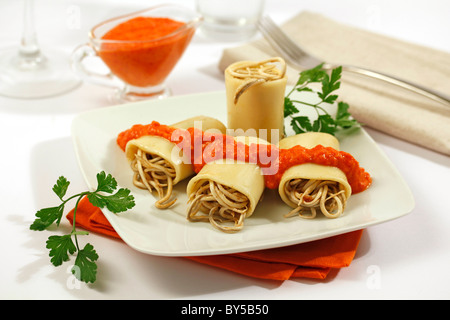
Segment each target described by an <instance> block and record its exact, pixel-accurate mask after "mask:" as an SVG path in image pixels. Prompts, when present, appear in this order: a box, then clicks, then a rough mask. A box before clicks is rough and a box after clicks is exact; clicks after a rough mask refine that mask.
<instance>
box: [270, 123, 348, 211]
mask: <svg viewBox="0 0 450 320" xmlns="http://www.w3.org/2000/svg"><path fill="white" fill-rule="evenodd" d="M296 145H300V146H302V147H305V148H308V149H310V148H313V147H315V146H317V145H322V146H324V147H331V148H333V149H335V150H339V141H338V140H337V139H336V138H335V137H334V136H332V135H330V134H327V133H319V132H309V133H302V134H298V135H295V136H290V137H287V138H284V139H282V140H281V141H280V143H279V147H280V148H283V149H288V148H291V147H293V146H296ZM278 192H279V194H280V197H281V199H282V200H283V201H284V202H285V203H286V204H287V205H289V206H290V207H291V208H292V210H291V211H290V212H289V213H287V214H286V215H285V216H286V217H290V216H293V215H296V214H298V215H299V216H300V217H302V218H306V219H313V218H315V217H316V215H317V212H322V214H324V215H325V216H326V217H327V218H337V217H340V216H341V215H342V214H343V212H344V210H345V207H346V203H347V200H348V198H349V197H350V195H351V193H352V189H351V186H350V184H349V183H348V181H347V177H346V176H345V174H344V173H343V172H342V171H341V170H340V169H338V168H336V167H331V166H323V165H318V164H313V163H305V164H301V165H296V166H293V167H291V168H289V169H288V170H286V171H285V172H284V173H283V176H282V178H281V181H280V184H279V187H278Z"/></svg>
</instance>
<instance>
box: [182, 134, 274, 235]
mask: <svg viewBox="0 0 450 320" xmlns="http://www.w3.org/2000/svg"><path fill="white" fill-rule="evenodd" d="M236 139H237V140H238V141H243V140H242V139H240V137H237V138H236ZM248 139H251V141H255V142H256V141H258V143H267V141H263V140H262V139H257V138H254V137H251V138H246V141H249V140H248ZM264 187H265V186H264V177H263V175H262V172H261V169H260V167H259V166H258V165H257V164H253V163H248V162H243V161H237V160H231V159H222V160H216V161H213V162H210V163H207V164H206V165H205V166H204V167H203V168H202V169H201V170H200V172H199V173H198V174H197V175H196V176H195V177H193V178H192V179H191V180H190V181H189V184H188V186H187V194H188V197H189V200H188V209H187V219H188V220H189V221H193V222H194V221H204V222H210V223H211V225H213V226H214V227H215V228H217V229H219V230H221V231H223V232H227V233H232V232H237V231H240V230H242V229H243V227H244V220H245V219H246V218H248V217H250V216H251V215H252V214H253V212H254V211H255V208H256V206H257V204H258V202H259V201H260V199H261V196H262V194H263V191H264Z"/></svg>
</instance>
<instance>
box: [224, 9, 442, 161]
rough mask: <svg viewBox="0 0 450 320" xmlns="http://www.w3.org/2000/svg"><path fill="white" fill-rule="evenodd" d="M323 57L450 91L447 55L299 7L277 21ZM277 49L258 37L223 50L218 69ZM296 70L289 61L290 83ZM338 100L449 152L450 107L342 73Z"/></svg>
mask: <svg viewBox="0 0 450 320" xmlns="http://www.w3.org/2000/svg"><path fill="white" fill-rule="evenodd" d="M281 27H282V29H283V30H284V31H285V32H286V33H287V34H288V35H289V36H290V37H292V39H293V40H294V41H295V42H297V43H298V44H300V45H301V46H302V47H303V48H304V49H305V50H307V51H308V52H310V53H311V54H313V55H315V56H317V57H319V58H320V59H321V60H323V61H326V62H330V63H337V64H349V65H356V66H361V67H366V68H369V69H372V70H377V71H380V72H384V73H387V74H391V75H393V76H397V77H400V78H403V79H408V80H409V81H411V82H414V83H417V84H420V85H423V86H426V87H429V88H433V89H434V90H437V91H441V92H443V93H446V94H448V95H450V54H449V53H447V52H442V51H439V50H435V49H432V48H427V47H423V46H419V45H416V44H411V43H407V42H405V41H400V40H397V39H393V38H390V37H387V36H383V35H380V34H375V33H372V32H369V31H364V30H361V29H358V28H355V27H351V26H348V25H344V24H341V23H338V22H336V21H333V20H331V19H329V18H327V17H324V16H322V15H320V14H317V13H312V12H302V13H300V14H298V15H297V16H295V17H294V18H292V19H291V20H289V21H288V22H286V23H285V24H284V25H282V26H281ZM273 56H279V54H278V53H277V52H276V51H275V50H274V49H273V48H272V47H271V46H270V45H269V44H268V43H267V42H266V41H265V40H264V39H260V40H257V41H254V42H251V43H248V44H246V45H243V46H239V47H234V48H229V49H226V50H224V52H223V55H222V57H221V60H220V62H219V68H220V69H221V70H222V71H224V70H225V68H226V67H227V66H228V65H229V64H231V63H233V62H235V61H240V60H253V61H259V60H264V59H267V58H268V57H273ZM298 72H299V70H295V69H293V68H292V67H290V66H288V71H287V75H288V78H289V83H290V84H293V83H294V82H295V81H297V79H298ZM337 93H338V94H339V100H342V101H345V102H347V103H349V105H350V112H351V113H352V115H353V116H354V117H355V118H356V119H357V120H358V121H360V122H361V123H364V124H365V125H367V126H369V127H371V128H374V129H376V130H380V131H382V132H385V133H387V134H390V135H392V136H395V137H397V138H400V139H404V140H406V141H409V142H411V143H415V144H418V145H420V146H423V147H426V148H429V149H431V150H434V151H437V152H440V153H443V154H446V155H450V106H446V105H443V104H441V103H439V102H435V101H433V100H431V99H429V98H425V97H422V96H420V95H418V94H415V93H411V92H410V91H407V90H405V89H402V88H399V87H396V86H393V85H390V84H387V83H385V82H382V81H379V80H373V79H369V78H365V77H362V76H359V75H353V74H349V73H343V75H342V84H341V88H340V89H339V90H338V92H337Z"/></svg>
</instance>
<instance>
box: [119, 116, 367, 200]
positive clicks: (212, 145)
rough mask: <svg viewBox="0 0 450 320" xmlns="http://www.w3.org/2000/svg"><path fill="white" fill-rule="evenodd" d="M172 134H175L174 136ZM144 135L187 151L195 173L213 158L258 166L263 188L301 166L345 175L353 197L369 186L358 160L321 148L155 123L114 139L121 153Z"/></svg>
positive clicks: (138, 126)
mask: <svg viewBox="0 0 450 320" xmlns="http://www.w3.org/2000/svg"><path fill="white" fill-rule="evenodd" d="M175 131H176V133H177V134H174V132H175ZM144 135H155V136H160V137H163V138H165V139H168V140H170V141H172V142H173V143H176V144H177V145H178V146H179V147H180V148H182V149H183V150H185V151H186V152H188V151H189V152H190V154H191V163H192V164H193V167H194V172H196V173H198V172H200V170H201V169H202V168H203V166H204V165H205V164H207V163H208V162H210V161H213V160H217V159H234V160H241V161H245V162H250V163H255V164H257V165H258V166H260V167H261V169H262V171H263V173H264V178H265V185H266V187H267V188H269V189H276V188H278V185H279V183H280V180H281V177H282V176H283V173H284V172H285V171H286V170H287V169H289V168H290V167H292V166H295V165H300V164H303V163H314V164H319V165H324V166H333V167H337V168H339V169H340V170H342V172H344V174H345V175H346V176H347V180H348V183H349V184H350V186H351V187H352V193H353V194H355V193H359V192H362V191H364V190H366V189H367V188H368V187H369V186H370V184H371V183H372V178H371V176H370V174H369V173H368V172H366V171H365V170H364V169H363V168H361V167H360V166H359V163H358V161H357V160H356V159H355V158H354V157H353V156H352V155H351V154H349V153H347V152H345V151H338V150H335V149H333V148H331V147H324V146H322V145H318V146H315V147H314V148H311V149H307V148H304V147H302V146H294V147H292V148H289V149H279V148H278V147H277V146H275V145H273V144H269V145H264V144H250V145H246V144H244V143H241V142H236V141H235V140H234V138H233V137H231V136H228V135H224V134H210V133H205V132H203V131H201V130H198V129H194V128H189V129H187V130H181V129H176V128H173V127H170V126H167V125H161V124H160V123H158V122H156V121H153V122H152V123H151V124H148V125H140V124H138V125H134V126H132V127H131V128H130V129H128V130H125V131H123V132H121V133H120V134H119V135H118V137H117V144H118V145H119V147H120V148H121V149H122V150H125V147H126V145H127V143H128V141H130V140H132V139H137V138H139V137H142V136H144ZM199 147H200V148H199ZM274 168H275V169H276V170H275V171H274V170H273V169H274Z"/></svg>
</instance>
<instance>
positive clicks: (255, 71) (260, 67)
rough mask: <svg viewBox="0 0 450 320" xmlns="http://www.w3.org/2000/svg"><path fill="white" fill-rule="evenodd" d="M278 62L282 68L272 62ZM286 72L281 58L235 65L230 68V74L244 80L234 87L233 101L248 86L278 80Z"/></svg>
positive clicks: (235, 101)
mask: <svg viewBox="0 0 450 320" xmlns="http://www.w3.org/2000/svg"><path fill="white" fill-rule="evenodd" d="M276 62H278V63H280V64H281V66H282V68H281V70H278V69H277V68H276V66H275V65H274V64H273V63H276ZM285 73H286V63H285V62H284V60H283V59H281V58H272V59H268V60H264V61H260V62H254V63H249V64H247V65H244V66H236V67H235V68H234V69H230V74H231V75H232V76H233V77H235V78H238V79H244V82H243V83H242V84H241V85H240V86H239V87H238V88H237V89H236V93H235V96H234V103H235V104H236V103H237V102H238V100H239V97H240V96H241V95H242V94H243V93H244V92H245V91H246V90H247V89H248V88H250V87H252V86H254V85H256V84H259V83H264V82H267V81H273V80H278V79H281V78H283V77H284V74H285Z"/></svg>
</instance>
